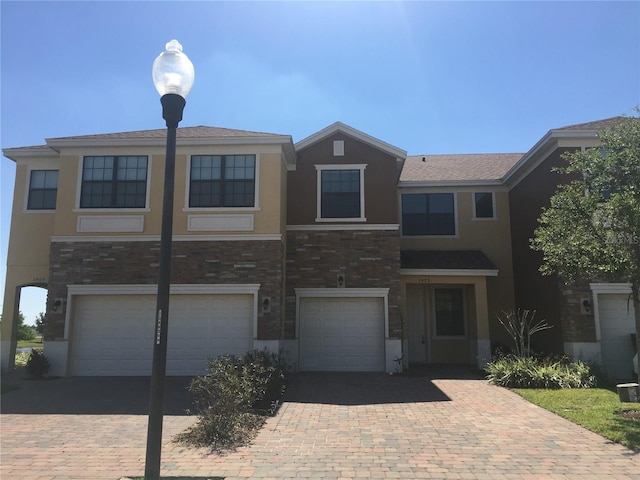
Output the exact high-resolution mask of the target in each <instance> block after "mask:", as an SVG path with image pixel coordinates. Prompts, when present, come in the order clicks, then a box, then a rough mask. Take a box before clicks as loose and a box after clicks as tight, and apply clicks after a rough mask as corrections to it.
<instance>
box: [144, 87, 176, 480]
mask: <svg viewBox="0 0 640 480" xmlns="http://www.w3.org/2000/svg"><path fill="white" fill-rule="evenodd" d="M160 101H161V102H162V118H164V119H165V120H166V123H167V153H166V160H165V167H164V197H163V204H162V233H161V236H160V267H159V268H160V274H159V278H158V300H157V304H156V329H155V335H154V342H153V365H152V370H151V389H150V399H149V427H148V430H147V458H146V464H145V470H144V478H145V480H159V478H160V456H161V452H162V408H163V403H164V379H165V373H166V369H167V331H168V326H169V293H170V284H171V240H172V238H171V237H172V235H173V188H174V183H175V182H174V177H175V163H176V133H177V129H178V123H180V120H182V111H183V109H184V106H185V103H186V102H185V99H184V98H182V97H181V96H180V95H177V94H174V93H167V94H165V95H163V96H162V98H161V99H160Z"/></svg>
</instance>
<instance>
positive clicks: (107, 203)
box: [80, 156, 148, 208]
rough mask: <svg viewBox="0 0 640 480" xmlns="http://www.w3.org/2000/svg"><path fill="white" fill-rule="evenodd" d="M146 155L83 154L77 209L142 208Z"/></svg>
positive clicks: (145, 197) (145, 186) (144, 203)
mask: <svg viewBox="0 0 640 480" xmlns="http://www.w3.org/2000/svg"><path fill="white" fill-rule="evenodd" d="M147 164H148V159H147V157H146V156H111V157H94V156H91V157H89V156H87V157H84V162H83V165H82V189H81V193H80V208H144V207H145V206H146V201H147Z"/></svg>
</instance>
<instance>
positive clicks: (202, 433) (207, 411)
mask: <svg viewBox="0 0 640 480" xmlns="http://www.w3.org/2000/svg"><path fill="white" fill-rule="evenodd" d="M284 387H285V374H284V367H283V362H282V361H281V358H280V357H279V356H278V355H276V354H273V353H269V352H268V351H266V350H265V351H260V350H254V351H251V352H248V353H246V354H245V355H242V356H235V355H223V356H220V357H218V358H215V359H210V360H209V366H208V368H207V374H206V375H204V376H200V377H195V378H194V379H193V380H192V381H191V384H190V385H189V387H188V388H189V391H190V392H191V393H192V394H193V396H194V406H195V408H196V413H197V415H198V422H196V424H194V425H193V426H192V427H191V428H190V429H188V430H187V431H186V432H184V433H182V434H180V435H178V438H177V440H178V441H180V442H183V443H188V444H192V445H196V446H206V447H210V448H211V449H212V450H214V451H224V450H230V449H234V448H237V447H238V446H240V445H244V444H246V443H248V442H249V441H251V440H252V439H253V437H254V436H255V434H256V433H257V431H258V429H259V428H260V427H261V426H262V424H263V423H264V421H265V419H266V416H268V415H272V414H273V413H274V412H275V411H276V409H277V407H278V405H279V402H280V399H281V397H282V394H283V393H284Z"/></svg>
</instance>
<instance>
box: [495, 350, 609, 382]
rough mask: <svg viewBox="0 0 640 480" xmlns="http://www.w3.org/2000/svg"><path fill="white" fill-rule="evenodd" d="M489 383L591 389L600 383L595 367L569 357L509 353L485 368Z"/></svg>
mask: <svg viewBox="0 0 640 480" xmlns="http://www.w3.org/2000/svg"><path fill="white" fill-rule="evenodd" d="M486 372H487V380H488V381H489V382H490V383H493V384H495V385H499V386H501V387H507V388H592V387H596V386H597V383H598V382H597V379H596V374H595V372H594V371H593V370H592V367H591V366H589V365H587V364H586V363H584V362H581V361H574V360H572V359H571V358H570V357H568V356H566V355H565V356H563V357H559V358H558V357H545V358H543V359H539V358H536V357H519V356H517V355H506V356H504V357H500V358H497V359H495V360H493V361H492V362H491V363H489V364H488V365H487V367H486Z"/></svg>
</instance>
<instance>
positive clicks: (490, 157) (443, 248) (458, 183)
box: [398, 154, 522, 366]
mask: <svg viewBox="0 0 640 480" xmlns="http://www.w3.org/2000/svg"><path fill="white" fill-rule="evenodd" d="M521 157H522V154H473V155H419V156H409V157H407V160H406V162H405V165H404V168H403V171H402V175H401V177H400V182H399V188H398V195H399V198H400V202H399V203H400V209H401V240H400V245H401V271H400V273H401V277H402V283H401V288H402V299H403V303H402V312H403V318H404V319H405V322H406V334H405V340H406V344H405V348H404V352H405V361H406V363H407V364H412V363H458V364H472V365H478V366H481V365H483V364H484V363H486V362H487V361H488V360H489V359H490V356H491V351H490V349H491V342H492V341H493V342H494V344H495V343H496V342H506V341H507V339H505V338H504V335H503V334H504V332H503V331H502V330H501V328H500V326H499V325H498V324H497V321H496V319H497V314H499V313H500V312H501V310H508V309H510V308H513V306H514V300H513V295H514V294H513V274H512V272H513V268H512V262H511V242H510V236H509V234H510V215H509V197H508V195H509V194H508V191H507V189H506V187H505V186H504V184H503V181H502V179H503V177H504V176H505V175H506V173H507V172H508V171H509V170H510V169H511V168H512V167H513V165H514V164H515V163H516V162H517V161H518V160H519V159H520V158H521Z"/></svg>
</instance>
